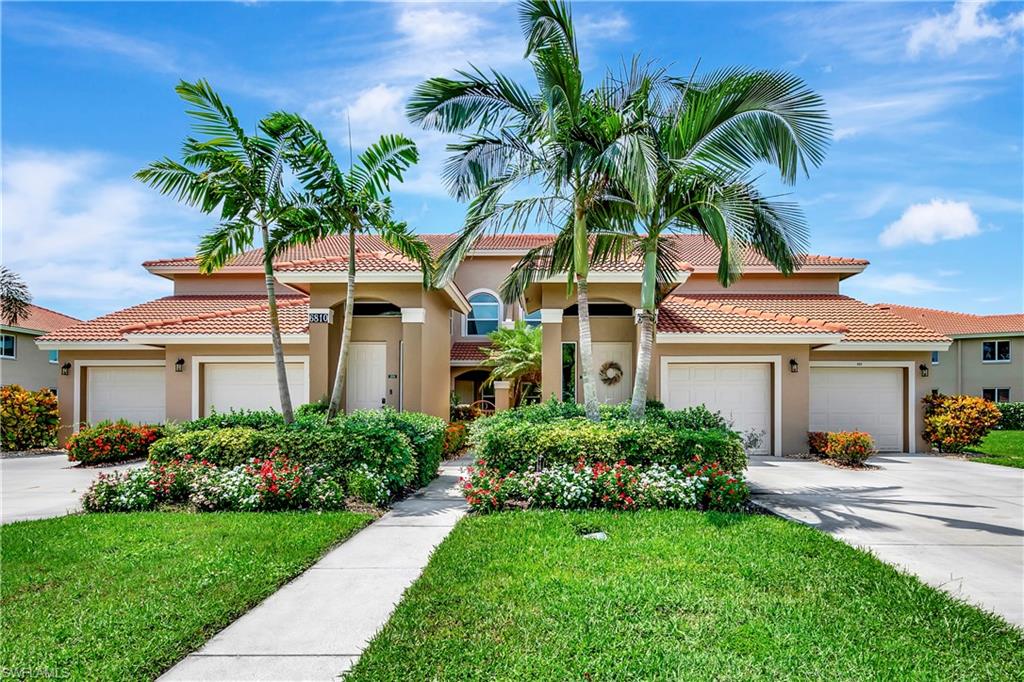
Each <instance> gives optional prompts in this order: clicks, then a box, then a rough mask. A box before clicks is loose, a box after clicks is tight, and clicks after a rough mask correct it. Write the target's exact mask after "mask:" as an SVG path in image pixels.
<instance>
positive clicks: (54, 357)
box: [48, 350, 57, 365]
mask: <svg viewBox="0 0 1024 682" xmlns="http://www.w3.org/2000/svg"><path fill="white" fill-rule="evenodd" d="M48 357H49V359H50V364H51V365H56V364H57V351H55V350H51V351H50V353H49V355H48Z"/></svg>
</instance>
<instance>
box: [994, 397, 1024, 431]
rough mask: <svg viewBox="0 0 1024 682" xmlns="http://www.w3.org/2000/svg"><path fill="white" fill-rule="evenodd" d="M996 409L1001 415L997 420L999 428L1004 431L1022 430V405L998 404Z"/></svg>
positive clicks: (1023, 416)
mask: <svg viewBox="0 0 1024 682" xmlns="http://www.w3.org/2000/svg"><path fill="white" fill-rule="evenodd" d="M997 407H998V408H999V411H1000V412H1001V413H1002V415H1003V418H1002V419H1001V420H999V428H1001V429H1004V430H1006V431H1020V430H1024V403H999V404H998V405H997Z"/></svg>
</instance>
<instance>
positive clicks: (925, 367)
mask: <svg viewBox="0 0 1024 682" xmlns="http://www.w3.org/2000/svg"><path fill="white" fill-rule="evenodd" d="M917 368H918V369H919V370H921V377H922V378H926V377H927V376H928V365H925V364H920V365H918V366H917Z"/></svg>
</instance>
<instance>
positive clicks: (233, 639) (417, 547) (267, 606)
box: [160, 458, 470, 680]
mask: <svg viewBox="0 0 1024 682" xmlns="http://www.w3.org/2000/svg"><path fill="white" fill-rule="evenodd" d="M469 461H470V460H469V458H463V459H460V460H455V461H452V462H446V463H444V464H443V465H442V467H441V475H440V476H439V477H438V478H437V479H435V480H434V481H433V482H432V483H431V484H430V485H428V486H427V487H426V488H423V489H422V490H421V491H419V492H418V493H417V494H415V495H413V496H412V497H409V498H407V499H405V500H402V501H401V502H398V503H396V504H395V505H394V507H393V508H392V509H391V511H389V512H388V513H387V514H385V515H384V516H383V517H381V518H380V519H379V520H378V521H376V522H375V523H373V524H371V525H370V526H369V527H367V528H366V529H365V530H363V531H361V532H359V533H358V534H356V535H355V536H354V537H352V538H351V539H349V540H348V541H347V542H345V543H344V544H342V545H340V546H339V547H337V548H335V549H334V550H332V551H330V552H329V553H328V554H327V555H326V556H324V558H323V559H321V560H320V561H319V562H318V563H316V564H315V565H313V566H312V567H311V568H310V569H309V570H307V571H306V572H305V573H303V574H302V575H300V576H299V577H298V578H296V579H295V580H293V581H292V582H290V583H288V584H287V585H285V586H284V587H282V588H281V589H280V590H279V591H277V592H276V593H274V594H273V595H271V596H270V597H269V598H267V600H266V601H264V602H263V603H261V604H260V605H258V606H257V607H255V608H254V609H252V610H251V611H249V612H248V613H246V614H245V615H243V616H242V617H241V618H239V619H238V620H236V621H235V622H234V623H232V624H231V625H229V626H228V627H227V628H225V629H224V630H222V631H221V632H220V633H218V634H217V635H216V636H215V637H213V639H211V640H210V641H208V642H207V643H206V644H205V645H203V647H202V648H200V649H199V650H198V651H196V652H195V653H193V654H190V655H189V656H188V657H186V658H185V659H184V660H183V661H181V662H180V663H178V665H176V666H174V667H173V668H172V669H171V670H169V671H168V672H167V673H166V674H165V675H164V676H163V677H161V678H160V679H162V680H330V679H336V678H337V677H338V676H339V675H340V674H341V673H343V672H345V671H347V670H348V669H349V668H351V667H352V665H354V664H355V662H356V660H358V658H359V655H360V654H361V653H362V651H363V649H364V648H365V647H366V645H367V644H368V643H369V641H370V640H371V639H372V638H373V636H374V635H375V634H376V633H377V632H378V631H379V630H380V628H381V627H383V625H384V624H385V623H386V622H387V620H388V618H389V617H390V616H391V612H392V611H394V608H395V605H396V604H397V603H398V602H399V600H400V599H401V598H402V593H403V592H404V591H405V589H406V588H407V587H409V585H411V584H412V583H413V582H414V581H415V580H416V579H417V578H418V577H419V576H420V573H422V572H423V569H424V567H426V565H427V561H428V560H429V559H430V554H431V553H432V552H433V551H434V548H435V547H437V545H439V544H440V543H441V541H442V540H444V538H445V537H446V536H447V535H448V533H449V532H451V529H452V528H453V527H454V526H455V524H456V523H457V522H458V520H459V519H460V518H462V516H463V515H464V514H465V513H466V510H467V507H466V504H465V502H464V500H463V499H462V496H461V495H460V494H459V492H458V488H457V484H458V479H459V476H460V475H461V474H462V472H463V469H464V467H465V465H467V464H469Z"/></svg>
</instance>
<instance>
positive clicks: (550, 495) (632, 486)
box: [462, 457, 750, 512]
mask: <svg viewBox="0 0 1024 682" xmlns="http://www.w3.org/2000/svg"><path fill="white" fill-rule="evenodd" d="M462 493H463V496H464V497H465V498H466V501H467V503H468V504H469V506H470V508H472V509H473V510H475V511H478V512H490V511H501V510H506V509H616V510H623V511H631V510H635V509H707V510H717V511H739V510H740V509H742V508H743V505H744V504H745V503H746V501H747V499H748V498H749V496H750V491H749V489H748V487H747V484H746V482H745V481H744V480H743V476H742V475H741V474H731V473H729V472H727V471H724V470H723V469H722V468H721V466H720V465H719V464H718V462H703V461H701V460H700V458H699V457H696V458H694V459H693V460H692V461H691V462H689V463H687V464H686V465H684V466H682V467H679V466H676V465H674V464H671V465H667V466H666V465H662V464H650V465H646V466H633V465H631V464H627V463H626V462H625V460H619V461H617V462H615V463H613V464H608V463H606V462H593V463H588V462H587V461H586V460H585V459H583V458H580V460H578V461H577V462H576V464H575V465H568V464H556V465H553V466H550V467H547V468H545V469H541V470H538V471H528V472H524V473H520V472H516V471H510V472H503V471H501V470H500V469H496V468H494V467H491V466H489V465H488V463H487V462H486V461H484V460H483V459H480V460H477V462H476V465H475V466H473V467H470V468H469V471H468V476H467V477H466V478H465V479H464V480H463V481H462Z"/></svg>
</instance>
